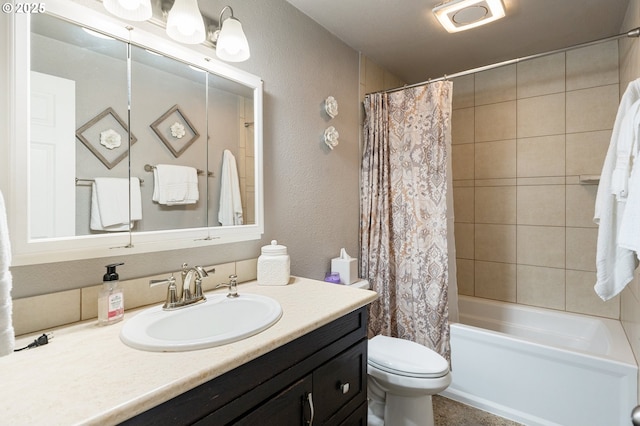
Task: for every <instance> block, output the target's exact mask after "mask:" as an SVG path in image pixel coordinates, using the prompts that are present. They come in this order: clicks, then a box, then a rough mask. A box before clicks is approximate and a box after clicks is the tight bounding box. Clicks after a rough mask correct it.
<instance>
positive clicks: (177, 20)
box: [167, 0, 207, 44]
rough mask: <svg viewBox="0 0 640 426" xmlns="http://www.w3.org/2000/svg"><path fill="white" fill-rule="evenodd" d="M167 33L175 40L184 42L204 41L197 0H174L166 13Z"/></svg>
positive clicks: (204, 34) (195, 42)
mask: <svg viewBox="0 0 640 426" xmlns="http://www.w3.org/2000/svg"><path fill="white" fill-rule="evenodd" d="M167 34H168V35H169V37H171V38H172V39H174V40H175V41H179V42H180V43H185V44H199V43H202V42H203V41H205V39H206V35H207V33H206V31H205V28H204V19H202V14H201V13H200V9H199V8H198V0H175V3H173V6H172V7H171V10H170V11H169V14H168V15H167Z"/></svg>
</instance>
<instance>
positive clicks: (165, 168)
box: [152, 164, 200, 206]
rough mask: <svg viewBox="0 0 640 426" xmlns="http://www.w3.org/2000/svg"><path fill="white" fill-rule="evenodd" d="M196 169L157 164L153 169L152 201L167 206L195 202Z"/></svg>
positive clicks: (197, 194)
mask: <svg viewBox="0 0 640 426" xmlns="http://www.w3.org/2000/svg"><path fill="white" fill-rule="evenodd" d="M199 198H200V193H199V192H198V171H197V170H196V169H195V168H193V167H188V166H174V165H170V164H158V165H157V166H156V167H155V168H154V169H153V196H152V199H153V201H155V202H157V203H158V204H164V205H167V206H175V205H184V204H195V203H196V202H198V199H199Z"/></svg>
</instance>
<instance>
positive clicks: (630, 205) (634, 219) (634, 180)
mask: <svg viewBox="0 0 640 426" xmlns="http://www.w3.org/2000/svg"><path fill="white" fill-rule="evenodd" d="M621 133H623V134H625V138H626V139H631V140H632V141H631V142H630V143H629V144H630V145H631V148H630V149H629V151H630V154H629V155H630V158H631V161H630V163H632V164H633V168H632V169H631V176H630V177H629V178H628V185H627V188H628V191H627V202H626V205H625V208H624V212H623V213H622V220H621V221H620V231H619V233H618V245H619V246H620V247H622V248H625V249H629V250H633V251H634V252H635V254H636V257H638V254H640V164H638V163H640V162H639V161H638V136H639V134H640V101H636V102H635V103H634V104H633V105H632V107H631V108H630V110H629V111H628V112H627V114H626V116H625V118H624V120H623V121H622V130H621Z"/></svg>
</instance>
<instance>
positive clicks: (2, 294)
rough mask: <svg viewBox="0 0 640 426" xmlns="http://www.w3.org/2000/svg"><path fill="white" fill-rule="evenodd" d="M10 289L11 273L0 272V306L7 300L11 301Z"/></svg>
mask: <svg viewBox="0 0 640 426" xmlns="http://www.w3.org/2000/svg"><path fill="white" fill-rule="evenodd" d="M11 287H12V278H11V272H9V271H4V272H0V305H3V304H4V303H6V301H7V300H11Z"/></svg>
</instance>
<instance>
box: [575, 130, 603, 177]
mask: <svg viewBox="0 0 640 426" xmlns="http://www.w3.org/2000/svg"><path fill="white" fill-rule="evenodd" d="M610 140H611V130H602V131H596V132H586V133H571V134H567V175H568V176H570V175H599V174H600V172H601V171H602V165H603V164H604V158H605V157H606V155H607V149H609V142H610Z"/></svg>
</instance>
